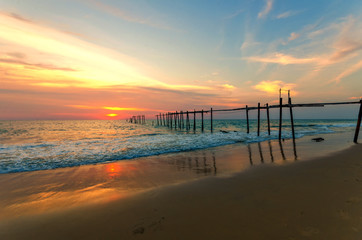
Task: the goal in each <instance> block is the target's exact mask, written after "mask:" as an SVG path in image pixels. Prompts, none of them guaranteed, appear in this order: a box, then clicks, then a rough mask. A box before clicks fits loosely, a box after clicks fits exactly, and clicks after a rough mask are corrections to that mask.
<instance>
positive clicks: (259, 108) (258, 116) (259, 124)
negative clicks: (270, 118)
mask: <svg viewBox="0 0 362 240" xmlns="http://www.w3.org/2000/svg"><path fill="white" fill-rule="evenodd" d="M258 136H260V103H258Z"/></svg>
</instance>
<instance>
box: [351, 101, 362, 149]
mask: <svg viewBox="0 0 362 240" xmlns="http://www.w3.org/2000/svg"><path fill="white" fill-rule="evenodd" d="M360 103H361V104H360V106H359V113H358V119H357V126H356V131H355V132H354V138H353V142H354V143H357V140H358V134H359V128H360V126H361V117H362V100H360Z"/></svg>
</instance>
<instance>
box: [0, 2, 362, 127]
mask: <svg viewBox="0 0 362 240" xmlns="http://www.w3.org/2000/svg"><path fill="white" fill-rule="evenodd" d="M0 82H1V85H0V108H1V109H0V110H1V111H0V112H1V113H0V120H9V119H125V118H128V117H130V116H132V115H137V114H145V115H146V116H147V117H148V118H150V117H151V116H154V114H156V113H158V112H163V111H174V110H192V109H209V108H210V107H213V108H214V109H222V108H235V107H244V106H245V105H246V104H248V105H252V106H255V105H256V104H257V102H261V103H262V104H264V103H267V102H268V103H269V104H273V103H276V102H277V101H278V90H279V88H282V89H285V90H287V89H290V90H291V92H292V97H293V101H294V102H295V103H303V102H330V101H351V100H353V101H358V100H359V99H360V97H362V4H361V0H348V1H340V0H326V1H324V0H305V1H290V0H242V1H231V0H230V1H213V0H203V1H201V0H192V1H191V0H183V1H181V0H180V1H176V0H175V1H166V0H149V1H142V0H134V1H131V0H129V1H116V0H62V1H59V0H0ZM357 109H358V106H357V105H355V106H348V107H338V108H334V109H333V113H328V114H327V115H328V116H329V117H341V116H346V117H348V118H353V117H354V116H355V115H357ZM318 111H320V110H318ZM318 111H316V110H301V111H300V112H299V113H298V112H297V113H296V114H297V117H303V118H308V117H313V115H314V114H317V113H318ZM298 114H299V115H298ZM333 114H335V115H333ZM319 117H320V118H323V117H324V116H323V115H322V116H319Z"/></svg>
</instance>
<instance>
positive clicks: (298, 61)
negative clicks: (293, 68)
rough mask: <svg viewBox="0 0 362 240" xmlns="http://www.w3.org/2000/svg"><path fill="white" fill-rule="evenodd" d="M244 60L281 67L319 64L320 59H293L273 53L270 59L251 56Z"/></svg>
mask: <svg viewBox="0 0 362 240" xmlns="http://www.w3.org/2000/svg"><path fill="white" fill-rule="evenodd" d="M246 59H247V60H249V61H252V62H263V63H278V64H282V65H288V64H308V63H317V62H320V59H318V58H295V57H293V56H288V55H284V54H282V53H275V54H274V56H270V57H260V56H252V57H247V58H246Z"/></svg>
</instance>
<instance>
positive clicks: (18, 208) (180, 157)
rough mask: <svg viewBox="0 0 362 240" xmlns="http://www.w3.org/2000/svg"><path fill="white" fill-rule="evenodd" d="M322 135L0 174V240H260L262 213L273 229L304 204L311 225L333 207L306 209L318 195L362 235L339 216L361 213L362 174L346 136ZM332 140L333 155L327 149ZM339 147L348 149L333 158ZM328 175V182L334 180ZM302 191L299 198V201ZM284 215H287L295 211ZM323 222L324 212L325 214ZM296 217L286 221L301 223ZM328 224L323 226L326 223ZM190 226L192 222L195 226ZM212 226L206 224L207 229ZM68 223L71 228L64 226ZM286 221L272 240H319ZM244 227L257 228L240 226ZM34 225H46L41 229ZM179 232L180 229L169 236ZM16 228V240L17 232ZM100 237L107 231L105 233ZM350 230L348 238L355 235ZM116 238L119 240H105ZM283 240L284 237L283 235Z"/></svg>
mask: <svg viewBox="0 0 362 240" xmlns="http://www.w3.org/2000/svg"><path fill="white" fill-rule="evenodd" d="M347 135H348V134H347ZM323 136H324V137H325V138H326V141H325V142H324V143H323V142H322V143H321V144H320V143H314V142H312V143H311V142H310V139H311V138H312V136H308V137H307V138H302V139H297V142H296V149H295V148H294V147H293V144H292V141H289V140H286V141H284V142H283V143H282V145H279V141H277V140H276V141H269V142H264V143H254V144H250V145H247V146H245V145H243V144H233V145H228V146H222V147H216V148H212V149H207V150H198V151H193V152H184V153H178V154H166V155H162V156H153V157H147V158H143V159H139V160H138V161H120V162H118V163H117V164H119V165H114V163H110V164H102V165H93V166H82V167H76V168H65V169H56V170H45V171H38V172H31V173H17V174H6V176H5V175H3V176H1V175H0V183H1V187H0V190H1V194H0V196H2V197H1V199H0V200H1V201H0V202H1V205H2V206H1V208H0V209H1V212H2V214H1V217H0V230H1V231H0V236H1V234H2V235H3V236H4V237H1V238H3V239H25V238H26V236H28V235H29V234H30V235H32V234H33V236H34V238H38V239H47V238H49V237H51V238H53V239H56V238H58V239H62V236H63V238H64V237H66V236H65V235H62V234H67V236H68V235H69V236H72V237H74V238H80V237H81V235H79V234H82V236H83V235H84V236H86V237H87V238H89V239H93V238H94V239H97V238H98V239H99V238H102V237H103V238H107V237H109V238H111V237H116V236H117V237H118V238H119V237H120V236H122V237H125V238H127V239H129V238H134V237H135V238H139V237H144V238H146V239H153V238H161V239H170V238H173V237H172V236H174V234H177V235H180V238H179V239H185V238H186V237H187V238H191V239H192V238H195V239H196V236H198V238H203V237H210V238H211V239H215V238H213V236H214V235H215V234H216V235H215V236H217V234H220V235H219V237H217V239H219V238H222V236H226V237H229V238H233V237H238V238H240V237H244V236H249V237H250V238H249V239H268V238H263V236H261V235H260V234H261V233H260V231H259V233H258V231H257V229H255V227H256V226H258V221H260V222H265V216H264V215H263V214H265V211H266V210H267V209H269V210H268V211H274V210H273V209H274V208H276V209H278V211H280V213H278V212H276V213H274V212H273V214H271V215H270V216H269V217H267V218H268V219H269V220H270V221H271V222H273V221H274V222H275V221H276V220H278V219H279V218H280V217H281V216H283V214H285V217H284V218H288V221H296V220H295V219H294V220H293V218H291V219H289V217H288V214H289V213H288V212H285V210H284V208H286V209H291V208H293V207H295V204H297V205H298V206H299V205H300V206H304V205H303V204H306V203H308V204H309V205H310V206H309V207H311V209H309V210H308V211H310V212H309V214H312V215H313V217H320V216H319V215H318V214H317V213H311V212H312V209H314V210H315V211H316V212H318V211H321V209H319V208H323V207H325V206H324V205H325V204H326V203H328V204H329V203H330V202H331V201H332V202H333V201H334V200H333V199H328V197H326V196H324V198H323V201H325V202H324V203H323V202H319V203H318V204H320V205H318V204H317V205H316V206H312V205H311V204H312V203H311V202H310V199H309V198H318V197H317V196H318V194H320V191H322V192H323V191H325V194H329V195H328V196H329V197H331V196H333V197H339V198H341V197H346V199H343V201H342V200H341V201H339V202H338V204H337V203H336V204H337V205H338V206H340V207H342V208H341V209H340V212H337V213H336V212H334V213H333V214H334V215H338V214H339V215H338V216H339V217H342V218H343V217H344V220H343V221H346V222H348V221H350V220H348V219H351V218H352V217H351V216H352V215H353V219H354V221H355V222H356V224H357V225H356V226H354V228H355V229H357V230H358V231H360V230H361V231H362V228H360V225H359V224H360V223H361V224H362V222H361V220H359V219H357V218H355V216H354V215H355V214H357V213H359V212H360V211H358V208H356V209H355V210H357V211H352V212H349V211H347V210H345V208H343V207H346V206H347V205H348V204H349V205H348V206H349V207H351V206H352V205H353V206H361V204H360V200H362V194H361V192H360V191H359V190H358V189H357V188H356V187H358V186H359V187H360V186H361V183H362V176H360V175H361V174H360V173H359V172H358V171H357V170H360V169H361V168H362V165H361V164H360V163H359V162H358V159H359V158H361V149H362V148H361V145H352V144H351V141H350V140H349V138H348V136H344V137H343V136H341V135H340V134H332V135H330V134H324V135H323ZM335 141H337V143H338V146H339V147H337V148H336V147H335V148H333V150H331V149H330V148H331V146H335ZM351 145H352V147H351ZM280 146H282V148H280ZM348 146H350V147H349V148H348V149H345V150H342V149H344V148H346V147H348ZM282 149H283V150H282ZM316 149H317V150H318V152H316V151H317V150H316ZM248 150H251V151H249V152H248ZM272 150H273V151H272ZM295 150H297V154H295ZM283 152H284V153H283ZM250 153H251V154H250ZM356 154H357V155H356ZM283 155H284V157H285V159H284V158H283ZM296 155H297V158H296ZM341 156H347V160H346V161H344V160H343V162H341V160H340V159H339V160H338V158H341ZM330 159H332V160H330ZM356 159H357V160H356ZM295 160H297V161H296V162H295ZM300 160H302V161H300ZM309 160H310V161H309ZM270 163H271V164H270ZM112 164H113V165H112ZM344 164H345V165H344ZM117 166H118V167H117ZM339 171H341V172H340V173H339ZM303 172H304V173H305V175H303V174H302V173H303ZM306 173H308V174H306ZM312 173H313V174H312ZM332 173H333V174H337V175H335V177H333V175H331V174H332ZM313 179H314V180H315V182H314V183H313V182H312V180H313ZM346 179H347V180H346ZM357 179H358V181H357ZM359 180H361V183H359ZM328 181H329V182H328ZM346 181H347V182H348V183H352V184H351V187H354V189H349V188H348V187H349V186H348V185H346V186H345V185H344V184H346ZM322 185H323V186H322ZM307 187H309V188H310V189H309V188H307ZM327 189H328V191H327ZM348 189H349V190H350V193H351V194H352V193H355V194H357V195H356V196H354V197H353V196H352V197H351V196H348V194H344V195H343V194H342V193H343V192H345V191H347V190H348ZM303 192H304V193H305V194H306V196H303V195H302V193H303ZM331 194H332V195H331ZM351 194H350V195H351ZM339 195H341V196H339ZM281 196H283V197H281ZM288 199H289V200H288ZM301 200H302V201H301ZM293 201H294V203H293ZM316 201H317V202H318V201H319V200H318V199H316ZM347 203H348V204H347ZM352 203H353V204H352ZM6 204H7V205H6ZM346 204H347V205H346ZM337 205H334V207H336V206H337ZM361 207H362V206H361ZM304 208H306V206H305V207H304ZM329 209H330V210H331V208H329ZM361 209H362V208H361ZM291 211H292V213H293V214H296V212H295V211H296V209H292V210H291ZM301 211H303V214H302V215H303V216H304V217H306V216H309V215H308V214H307V212H306V210H301ZM216 213H217V214H216ZM236 213H239V214H240V216H239V215H236ZM299 213H301V212H299ZM215 214H216V215H217V217H216V216H215ZM245 214H246V215H245ZM316 214H317V215H316ZM323 214H324V215H326V214H327V215H328V214H329V215H330V214H331V213H329V212H328V211H327V210H326V212H323ZM203 215H204V216H203ZM244 215H245V216H244ZM302 215H301V216H299V215H295V216H294V217H297V218H298V219H302V218H303V217H302ZM312 215H310V216H312ZM329 215H328V216H329ZM334 215H333V216H334ZM177 216H180V217H177ZM243 216H244V217H243ZM333 216H329V218H331V217H333ZM219 218H220V219H219ZM246 218H249V221H246V222H245V219H246ZM329 218H325V219H324V220H325V221H327V222H330V220H329ZM34 219H35V220H34ZM140 219H143V220H142V221H141V220H140ZM197 219H199V221H197V222H195V221H196V220H197ZM106 220H107V221H106ZM211 220H213V221H215V223H212V222H210V221H211ZM68 221H71V222H72V224H71V225H69V224H68ZM285 221H286V222H288V221H287V220H285ZM303 221H306V220H303ZM308 221H309V220H308ZM202 222H203V223H202ZM216 222H220V224H221V223H223V222H226V223H227V224H226V226H225V227H224V228H223V227H222V224H221V225H220V226H217V225H215V224H216ZM286 222H284V223H283V224H287V225H285V226H289V227H286V228H287V229H280V228H279V230H280V231H282V232H274V233H273V234H283V233H284V232H285V231H286V230H288V228H291V229H290V231H289V233H290V234H297V232H299V233H300V234H302V235H301V236H304V237H305V236H307V235H308V234H309V235H311V236H312V235H313V236H314V235H315V236H319V237H320V236H323V237H324V235H320V233H321V232H322V231H321V230H318V229H319V228H317V227H315V226H314V227H313V226H309V227H308V226H306V227H305V228H306V229H304V230H303V231H304V233H303V231H302V230H300V229H299V230H298V229H295V228H292V227H291V226H290V224H289V223H286ZM346 222H345V223H346ZM251 223H254V224H256V226H254V227H253V226H249V225H250V224H251ZM193 224H195V226H193ZM283 224H282V225H283ZM295 224H297V223H295ZM305 224H306V223H305ZM314 224H316V223H314ZM338 224H341V223H338ZM330 225H331V226H332V225H333V223H330ZM42 226H47V227H46V228H47V230H44V228H43V227H42ZM196 226H197V228H196ZM207 226H209V227H210V226H212V227H210V229H212V230H215V231H211V232H209V231H208V230H207V229H206V227H207ZM237 226H238V227H240V226H244V227H243V228H241V229H243V232H240V230H238V229H239V228H237ZM336 226H337V225H336ZM179 227H180V228H179ZM181 227H182V228H183V229H185V228H186V229H187V230H182V231H181V232H178V231H179V230H178V229H181ZM259 227H260V226H259ZM264 227H265V226H264ZM274 227H277V226H274ZM279 227H280V226H279ZM346 227H347V226H346ZM351 227H352V225H351ZM19 228H20V229H21V233H20V234H19V233H17V231H19ZM58 228H60V229H64V233H61V235H59V237H58V236H53V235H52V234H54V232H56V231H57V229H58ZM93 228H94V230H93ZM96 229H98V230H99V231H100V232H97V231H96ZM106 229H108V230H112V232H111V233H108V231H106ZM231 229H232V230H231ZM248 229H254V231H256V232H255V233H253V232H251V231H249V230H248ZM308 229H309V230H308ZM316 229H317V230H316ZM43 230H44V231H43ZM272 230H273V229H269V228H268V229H267V230H262V232H264V231H266V232H265V233H263V234H266V233H267V232H269V231H272ZM297 230H298V231H297ZM77 231H79V232H77ZM245 231H246V232H248V234H249V235H243V234H246V232H245ZM323 231H325V229H324V230H323ZM343 231H345V230H343ZM358 231H355V232H356V234H357V233H358ZM113 232H114V233H113ZM287 232H288V231H287ZM116 233H117V234H118V235H112V234H116ZM211 233H212V234H211ZM24 234H25V235H24ZM56 234H58V233H56ZM221 234H222V235H221ZM233 234H236V235H233ZM255 234H257V235H255ZM258 234H259V235H260V236H259V235H258ZM270 234H271V235H270V236H273V234H272V233H270ZM351 234H352V233H351ZM181 236H182V238H181ZM275 236H277V235H275ZM278 236H279V235H278ZM331 236H332V235H331ZM358 236H360V235H358ZM264 237H265V236H264ZM173 239H175V238H173ZM176 239H177V238H176ZM247 239H248V238H247ZM282 239H288V238H286V236H284V235H283V238H282ZM291 239H293V238H291ZM298 239H299V238H298ZM315 239H320V238H317V237H316V238H315ZM330 239H333V238H330ZM335 239H338V238H335ZM343 239H353V238H343Z"/></svg>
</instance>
